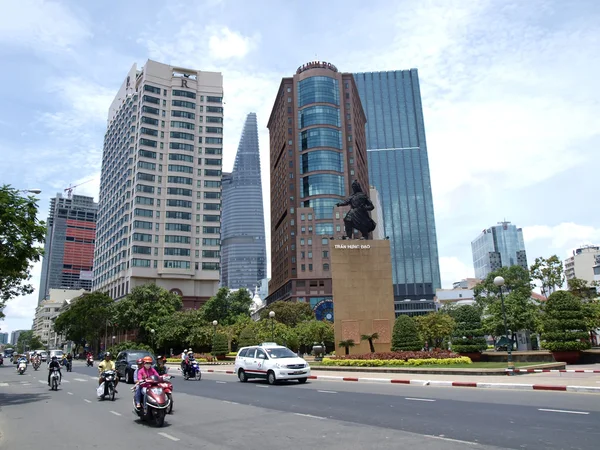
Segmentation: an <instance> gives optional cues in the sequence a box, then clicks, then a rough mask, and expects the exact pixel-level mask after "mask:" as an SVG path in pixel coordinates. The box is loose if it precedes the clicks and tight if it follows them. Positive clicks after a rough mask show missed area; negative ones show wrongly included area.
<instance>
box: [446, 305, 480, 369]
mask: <svg viewBox="0 0 600 450" xmlns="http://www.w3.org/2000/svg"><path fill="white" fill-rule="evenodd" d="M451 315H452V317H453V318H454V320H455V321H456V327H455V328H454V332H453V334H452V351H453V352H457V353H460V355H461V356H468V357H469V358H471V361H474V362H477V361H480V360H481V352H482V351H483V350H485V349H486V348H487V342H486V340H485V337H484V333H483V329H482V325H481V310H480V309H479V308H477V307H476V306H471V305H462V306H459V307H458V308H456V309H454V310H453V311H452V312H451Z"/></svg>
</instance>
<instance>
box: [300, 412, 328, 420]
mask: <svg viewBox="0 0 600 450" xmlns="http://www.w3.org/2000/svg"><path fill="white" fill-rule="evenodd" d="M294 414H295V415H296V416H302V417H310V418H311V419H319V420H327V417H320V416H313V415H312V414H302V413H294Z"/></svg>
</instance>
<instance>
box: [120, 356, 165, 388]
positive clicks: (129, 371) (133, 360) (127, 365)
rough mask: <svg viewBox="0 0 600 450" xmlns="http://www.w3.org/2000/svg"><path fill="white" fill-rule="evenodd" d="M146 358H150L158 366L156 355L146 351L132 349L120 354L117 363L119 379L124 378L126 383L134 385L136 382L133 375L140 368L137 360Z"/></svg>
mask: <svg viewBox="0 0 600 450" xmlns="http://www.w3.org/2000/svg"><path fill="white" fill-rule="evenodd" d="M144 356H150V357H151V358H152V362H153V365H155V364H156V358H155V357H154V355H153V354H152V353H150V352H148V351H146V350H136V349H130V350H123V351H121V352H119V354H118V355H117V359H116V361H115V367H116V369H117V377H119V379H122V378H124V379H125V382H126V383H130V384H132V383H133V382H134V378H133V374H134V373H135V371H136V370H137V368H138V366H137V360H138V359H140V358H143V357H144Z"/></svg>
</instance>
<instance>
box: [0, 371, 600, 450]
mask: <svg viewBox="0 0 600 450" xmlns="http://www.w3.org/2000/svg"><path fill="white" fill-rule="evenodd" d="M74 370H75V371H74V372H73V373H70V374H65V382H64V383H63V385H62V387H61V390H60V391H58V392H51V391H49V390H48V387H47V385H46V382H45V380H46V375H47V373H46V372H42V371H40V372H34V373H32V372H30V371H29V370H28V372H27V374H26V375H24V376H18V375H16V373H15V371H14V368H12V367H10V366H9V367H8V368H7V367H0V431H1V432H2V433H3V437H2V438H0V448H6V449H17V448H18V449H19V450H21V449H23V450H28V449H33V448H36V449H37V448H39V446H40V445H43V446H44V447H45V448H50V449H51V450H52V449H53V447H52V446H53V445H54V446H55V447H56V448H57V449H58V448H77V449H92V448H98V444H99V443H100V442H101V438H100V436H102V432H100V433H98V432H97V431H98V430H106V432H107V433H110V439H109V442H112V443H113V444H114V445H118V446H119V447H121V446H133V447H139V446H145V445H152V446H155V445H157V444H159V445H166V448H175V443H176V445H177V447H180V446H183V447H184V448H186V447H194V448H206V449H229V448H231V449H233V448H236V449H239V448H241V447H243V448H249V449H254V448H256V449H275V448H277V449H280V448H282V447H290V446H293V447H295V448H300V449H304V448H313V447H319V448H324V449H342V448H343V449H348V448H352V449H378V448H381V449H383V448H386V449H389V448H405V447H411V448H416V449H440V448H443V449H450V450H453V449H465V448H471V447H472V448H511V449H513V448H514V449H521V448H526V449H592V448H593V449H596V448H597V447H598V445H597V442H598V440H599V438H600V431H599V428H598V427H597V423H598V420H599V419H600V404H599V403H600V402H598V396H596V395H594V394H569V393H563V392H560V393H552V392H550V393H548V392H506V391H493V390H485V391H478V390H476V389H469V388H465V389H464V390H463V389H458V388H432V387H420V386H404V385H380V384H371V385H369V384H357V383H349V382H324V381H318V380H317V381H313V382H310V381H309V382H308V383H307V384H305V385H302V386H301V385H298V384H296V383H290V384H285V385H281V386H268V385H266V384H265V383H263V382H250V383H245V384H243V383H239V382H238V381H237V380H236V379H235V377H233V376H231V375H217V374H207V373H205V374H204V376H203V379H202V381H199V382H196V381H184V380H183V379H181V377H178V378H177V379H175V380H173V382H174V396H175V414H174V415H172V416H167V420H166V422H167V423H166V426H165V427H164V428H162V429H156V428H152V427H150V426H148V425H146V424H143V423H139V422H137V421H136V417H135V416H134V415H133V413H132V412H131V395H130V392H129V389H128V388H129V386H127V387H126V386H125V385H124V384H123V383H121V384H120V385H119V391H120V393H119V394H118V398H117V400H116V401H115V402H108V401H105V402H100V401H98V400H97V399H96V398H95V387H96V385H97V383H96V382H95V381H94V379H95V378H96V376H97V370H96V369H95V368H94V369H92V368H86V367H83V366H80V365H76V366H75V368H74ZM92 376H93V378H92ZM40 379H41V380H42V382H40ZM567 411H568V412H567ZM65 419H66V420H65ZM92 430H94V431H92ZM159 433H163V434H159ZM48 436H53V438H52V439H48ZM54 437H56V438H54ZM175 439H177V441H175ZM169 441H171V442H169ZM42 442H43V444H42ZM471 443H472V444H471Z"/></svg>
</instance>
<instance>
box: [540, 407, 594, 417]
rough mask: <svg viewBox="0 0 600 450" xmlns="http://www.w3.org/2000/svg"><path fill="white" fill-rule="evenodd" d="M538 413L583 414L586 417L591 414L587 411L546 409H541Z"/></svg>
mask: <svg viewBox="0 0 600 450" xmlns="http://www.w3.org/2000/svg"><path fill="white" fill-rule="evenodd" d="M538 411H545V412H555V413H565V414H582V415H584V416H587V415H588V414H589V412H585V411H566V410H564V409H544V408H539V409H538Z"/></svg>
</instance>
